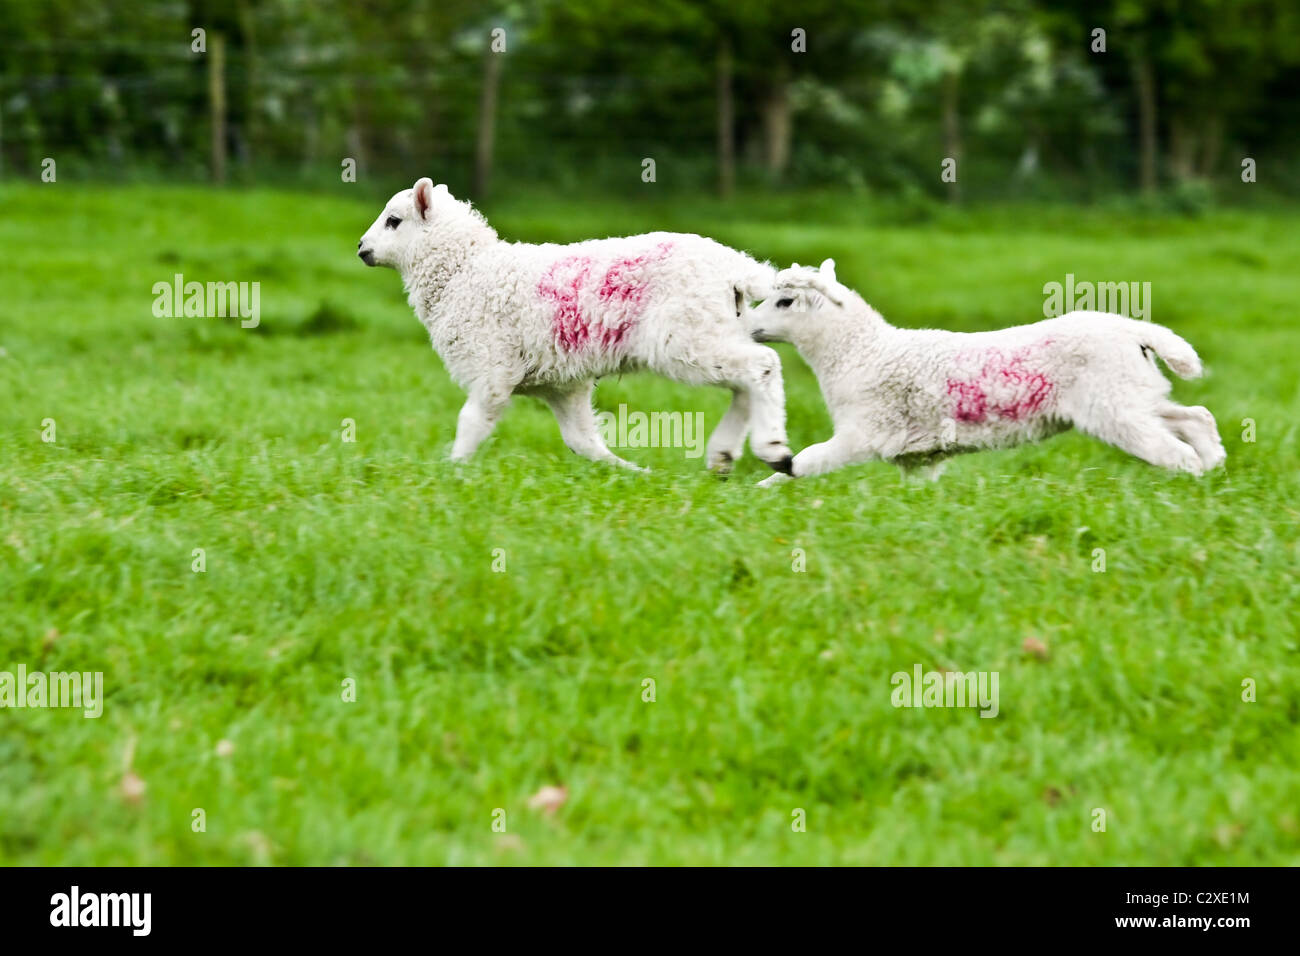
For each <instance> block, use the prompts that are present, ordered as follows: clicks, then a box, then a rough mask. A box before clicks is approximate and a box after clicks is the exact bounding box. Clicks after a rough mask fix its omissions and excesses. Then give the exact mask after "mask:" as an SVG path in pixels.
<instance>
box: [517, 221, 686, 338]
mask: <svg viewBox="0 0 1300 956" xmlns="http://www.w3.org/2000/svg"><path fill="white" fill-rule="evenodd" d="M672 247H673V245H672V243H671V242H661V243H660V244H659V245H657V246H655V247H654V249H652V250H651V251H650V252H646V253H643V254H642V255H639V256H624V257H623V258H621V259H616V260H615V261H614V262H612V263H611V264H610V265H609V266H608V267H607V268H606V269H605V271H604V273H603V274H602V276H601V278H600V280H599V282H596V281H594V280H593V270H594V269H595V260H594V259H593V258H592V257H591V256H583V255H573V256H565V257H564V258H563V259H557V260H556V261H555V262H554V263H552V264H551V267H550V268H549V269H547V270H546V272H545V274H543V275H542V278H541V279H540V280H539V281H538V283H537V294H538V295H539V296H541V297H542V298H543V299H545V300H546V301H548V302H550V303H551V304H552V305H553V306H554V312H552V314H551V328H552V330H553V332H554V333H555V342H556V344H557V345H558V346H559V347H560V348H561V349H563V350H564V351H566V352H576V351H578V350H580V349H582V348H585V347H586V346H587V345H588V344H589V343H593V344H595V345H596V346H597V347H598V348H601V349H605V350H610V349H616V348H618V347H619V346H621V345H622V344H623V342H624V341H625V340H626V339H627V336H628V333H629V332H631V331H632V329H633V328H634V327H635V326H636V324H637V322H638V321H639V320H640V318H641V313H642V312H644V311H645V305H646V295H647V292H648V291H649V288H650V282H649V280H648V279H647V278H646V277H645V275H643V274H642V269H643V267H644V266H646V265H647V264H649V263H651V262H660V261H662V260H663V259H664V258H666V257H667V255H668V253H669V252H671V251H672ZM593 293H594V295H595V297H596V300H597V302H596V309H595V312H596V313H598V314H593V310H592V309H591V308H590V307H588V308H584V306H583V299H584V298H586V299H587V302H588V305H589V306H590V305H591V303H590V298H591V295H592V294H593Z"/></svg>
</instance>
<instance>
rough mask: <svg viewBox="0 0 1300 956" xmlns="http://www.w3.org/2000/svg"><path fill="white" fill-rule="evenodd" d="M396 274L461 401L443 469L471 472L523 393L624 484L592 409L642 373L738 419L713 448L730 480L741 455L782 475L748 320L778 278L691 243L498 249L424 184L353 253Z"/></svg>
mask: <svg viewBox="0 0 1300 956" xmlns="http://www.w3.org/2000/svg"><path fill="white" fill-rule="evenodd" d="M357 255H359V256H360V257H361V261H362V262H364V263H365V264H366V265H368V266H388V267H390V268H393V269H397V270H398V271H399V272H400V273H401V275H402V281H403V282H404V283H405V285H406V292H407V298H408V300H409V301H410V303H411V307H412V308H413V309H414V310H415V313H416V315H417V316H419V318H420V321H421V322H422V323H424V326H425V328H427V329H428V330H429V337H430V339H431V340H432V342H433V347H434V348H435V349H436V350H437V352H438V354H439V355H440V356H442V360H443V363H444V364H445V365H446V366H447V371H448V373H449V374H450V375H451V377H452V378H453V379H454V380H455V381H456V383H457V384H459V385H460V386H461V387H462V388H464V389H465V390H466V392H468V396H467V400H466V402H465V406H464V407H463V408H462V409H461V412H460V418H459V420H458V422H457V425H456V441H455V443H454V444H453V446H452V452H451V457H452V459H453V460H461V459H464V458H467V457H469V456H470V455H472V454H473V453H474V450H475V449H476V448H478V446H479V445H480V444H481V443H482V441H483V439H485V438H487V436H488V435H489V434H491V432H492V429H493V427H494V426H495V425H496V422H497V419H498V418H500V417H501V413H502V412H503V411H504V410H505V407H506V405H507V404H508V403H509V401H510V396H511V395H513V394H516V393H519V394H527V395H536V396H538V397H539V398H542V399H544V400H545V401H546V402H547V403H548V404H549V405H550V406H551V410H552V411H553V412H554V413H555V417H556V419H557V420H558V422H559V425H560V434H561V435H562V436H563V438H564V442H565V444H567V445H568V446H569V448H571V449H572V450H573V451H574V452H576V453H578V454H579V455H583V456H585V457H587V458H591V459H593V460H595V461H604V462H610V463H612V464H616V465H622V466H625V467H629V468H635V467H636V466H635V465H632V464H630V463H629V462H626V461H624V460H623V459H621V458H619V457H618V456H617V455H615V454H614V453H613V452H611V451H610V450H609V449H608V448H607V447H606V446H605V442H604V439H603V438H602V437H601V434H600V431H599V429H598V427H597V422H596V416H595V414H594V413H593V411H592V408H591V392H592V388H593V386H594V384H595V380H596V379H597V378H598V377H600V376H602V375H613V374H618V373H620V372H624V371H628V370H631V369H636V368H650V369H653V370H654V371H656V372H659V373H660V374H661V375H666V376H668V377H669V378H674V379H677V380H678V381H681V382H689V383H691V384H695V385H721V386H724V387H726V388H729V389H731V391H732V393H733V397H732V402H731V407H730V409H729V410H728V411H727V413H726V414H725V415H724V416H723V418H722V421H721V423H720V424H719V425H718V427H717V430H716V431H714V433H713V435H712V436H711V437H710V438H709V442H708V445H707V446H706V452H707V457H706V463H707V465H708V467H710V468H713V469H715V470H718V471H726V470H729V469H730V467H731V464H732V463H733V462H734V461H735V460H736V459H737V458H739V457H740V455H741V452H742V450H743V449H744V444H745V436H746V433H747V432H752V435H751V437H750V447H751V448H752V449H753V450H754V454H756V455H757V456H758V457H759V458H761V459H762V460H763V461H765V462H766V463H767V464H768V465H770V466H771V467H772V468H775V469H778V470H788V469H789V467H790V449H789V448H788V447H787V446H786V438H785V393H784V391H783V389H782V385H781V360H780V357H779V356H778V355H777V354H776V352H774V351H773V350H772V349H770V348H767V347H765V346H762V345H758V344H756V343H755V342H754V341H753V340H752V339H751V338H750V336H749V332H748V326H747V324H746V322H745V320H744V319H743V318H742V314H743V313H744V312H746V311H747V306H748V303H749V302H751V301H754V300H756V299H761V298H764V297H765V296H768V295H769V294H770V292H771V283H772V279H773V277H774V276H775V275H776V270H774V269H773V268H772V267H771V266H769V265H766V264H764V263H759V262H755V261H754V260H753V259H751V258H750V257H749V256H747V255H745V254H744V253H741V252H737V251H735V250H734V249H729V248H727V247H726V246H724V245H721V244H720V243H717V242H714V241H713V240H711V239H705V238H703V237H701V236H696V235H682V234H678V233H667V232H656V233H650V234H648V235H642V236H628V237H627V238H623V239H593V240H590V241H587V242H579V243H574V244H573V245H569V246H558V245H552V244H547V245H528V244H526V243H518V242H503V241H502V240H500V239H498V238H497V234H496V231H495V230H494V229H493V228H492V227H491V226H489V225H488V224H487V221H486V220H484V219H483V217H482V216H481V215H479V214H478V212H476V211H475V210H474V209H473V208H471V207H470V205H469V203H465V202H458V201H457V200H456V199H455V198H453V197H452V195H451V193H449V192H448V191H447V187H446V186H442V185H439V186H434V184H433V182H432V181H431V180H429V179H420V180H418V181H417V182H416V184H415V186H414V188H412V189H406V190H403V191H402V192H399V193H398V194H397V195H395V196H394V197H393V198H392V199H390V200H389V201H388V204H387V205H386V206H385V207H384V211H383V212H381V213H380V214H379V218H378V219H376V220H375V222H374V224H373V225H372V226H371V227H370V228H369V229H368V230H366V233H365V235H363V236H362V237H361V239H360V241H359V242H358V243H357Z"/></svg>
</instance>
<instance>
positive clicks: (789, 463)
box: [768, 455, 794, 478]
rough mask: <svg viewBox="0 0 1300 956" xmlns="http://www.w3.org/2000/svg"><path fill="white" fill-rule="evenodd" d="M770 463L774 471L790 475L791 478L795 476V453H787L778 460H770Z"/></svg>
mask: <svg viewBox="0 0 1300 956" xmlns="http://www.w3.org/2000/svg"><path fill="white" fill-rule="evenodd" d="M768 465H769V466H771V468H772V470H773V471H778V472H780V473H781V474H783V475H789V476H790V477H791V478H793V477H794V455H786V456H785V457H784V458H781V459H779V460H777V461H769V462H768Z"/></svg>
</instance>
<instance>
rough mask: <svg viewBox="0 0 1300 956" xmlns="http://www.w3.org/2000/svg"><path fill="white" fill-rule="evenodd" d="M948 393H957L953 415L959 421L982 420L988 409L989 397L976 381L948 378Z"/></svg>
mask: <svg viewBox="0 0 1300 956" xmlns="http://www.w3.org/2000/svg"><path fill="white" fill-rule="evenodd" d="M948 394H949V395H955V396H956V398H957V403H956V405H954V406H953V413H952V417H953V418H955V419H957V421H959V422H982V421H984V415H985V412H986V411H987V409H988V402H989V398H988V396H987V395H985V394H984V389H982V388H980V387H979V386H978V385H976V384H975V383H974V382H958V381H955V380H953V379H951V378H950V379H948Z"/></svg>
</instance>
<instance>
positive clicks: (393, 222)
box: [384, 216, 402, 229]
mask: <svg viewBox="0 0 1300 956" xmlns="http://www.w3.org/2000/svg"><path fill="white" fill-rule="evenodd" d="M401 224H402V220H400V219H398V218H397V217H396V216H389V217H388V219H387V221H386V222H385V223H384V228H385V229H396V228H397V227H398V226H400V225H401Z"/></svg>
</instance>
